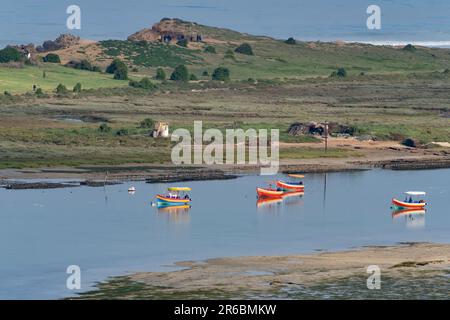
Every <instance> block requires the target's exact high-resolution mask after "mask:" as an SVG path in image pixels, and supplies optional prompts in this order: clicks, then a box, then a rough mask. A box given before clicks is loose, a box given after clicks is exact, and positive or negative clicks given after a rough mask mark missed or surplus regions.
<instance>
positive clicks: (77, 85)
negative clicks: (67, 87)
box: [72, 82, 81, 93]
mask: <svg viewBox="0 0 450 320" xmlns="http://www.w3.org/2000/svg"><path fill="white" fill-rule="evenodd" d="M72 91H73V92H75V93H80V92H81V83H79V82H77V84H76V85H75V86H74V87H73V90H72Z"/></svg>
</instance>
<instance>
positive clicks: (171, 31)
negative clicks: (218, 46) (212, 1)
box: [128, 18, 203, 42]
mask: <svg viewBox="0 0 450 320" xmlns="http://www.w3.org/2000/svg"><path fill="white" fill-rule="evenodd" d="M202 37H203V36H202V35H201V32H200V30H199V28H198V25H197V24H196V23H194V22H188V21H183V20H180V19H169V18H164V19H162V20H161V21H160V22H158V23H156V24H154V25H153V26H152V27H151V28H147V29H143V30H140V31H138V32H136V33H133V34H132V35H130V36H129V37H128V40H129V41H149V42H150V41H162V42H172V41H179V40H183V39H188V40H189V41H194V42H198V41H202Z"/></svg>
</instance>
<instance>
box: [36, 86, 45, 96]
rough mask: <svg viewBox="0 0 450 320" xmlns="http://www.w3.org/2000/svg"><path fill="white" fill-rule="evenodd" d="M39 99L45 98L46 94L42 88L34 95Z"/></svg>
mask: <svg viewBox="0 0 450 320" xmlns="http://www.w3.org/2000/svg"><path fill="white" fill-rule="evenodd" d="M34 94H35V95H36V96H37V97H38V98H41V97H44V96H45V93H44V91H43V90H42V89H41V88H37V89H36V91H35V93H34Z"/></svg>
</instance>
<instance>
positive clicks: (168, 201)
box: [156, 194, 192, 206]
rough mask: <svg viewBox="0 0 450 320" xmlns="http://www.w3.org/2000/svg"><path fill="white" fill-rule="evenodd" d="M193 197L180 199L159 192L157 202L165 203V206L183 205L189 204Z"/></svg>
mask: <svg viewBox="0 0 450 320" xmlns="http://www.w3.org/2000/svg"><path fill="white" fill-rule="evenodd" d="M191 201H192V200H191V199H179V198H169V197H166V196H163V195H160V194H158V195H157V196H156V203H157V205H164V206H181V205H187V204H190V203H191Z"/></svg>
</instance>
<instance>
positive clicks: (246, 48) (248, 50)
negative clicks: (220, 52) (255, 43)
mask: <svg viewBox="0 0 450 320" xmlns="http://www.w3.org/2000/svg"><path fill="white" fill-rule="evenodd" d="M234 51H235V52H237V53H240V54H245V55H248V56H252V55H253V49H252V46H251V45H250V44H248V43H243V44H241V45H240V46H239V47H237V48H236V49H234Z"/></svg>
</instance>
